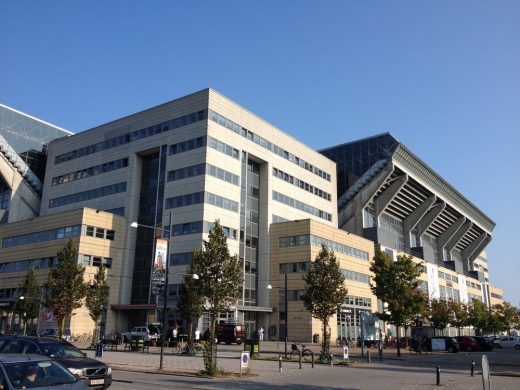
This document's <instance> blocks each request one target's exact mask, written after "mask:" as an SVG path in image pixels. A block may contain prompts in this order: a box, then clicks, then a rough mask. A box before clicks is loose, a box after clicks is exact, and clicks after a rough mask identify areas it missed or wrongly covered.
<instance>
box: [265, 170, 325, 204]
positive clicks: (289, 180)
mask: <svg viewBox="0 0 520 390" xmlns="http://www.w3.org/2000/svg"><path fill="white" fill-rule="evenodd" d="M273 176H274V177H277V178H279V179H282V180H283V181H286V182H287V183H291V184H293V185H295V186H296V187H298V188H301V189H302V190H305V191H307V192H310V193H311V194H314V195H316V196H319V197H320V198H323V199H326V200H328V201H329V202H330V200H331V195H330V194H329V193H328V192H326V191H323V190H320V189H319V188H318V187H314V186H313V185H312V184H309V183H307V182H305V181H303V180H300V179H297V178H295V177H294V176H292V175H289V174H288V173H285V172H283V171H281V170H280V169H277V168H273Z"/></svg>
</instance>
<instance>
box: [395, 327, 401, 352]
mask: <svg viewBox="0 0 520 390" xmlns="http://www.w3.org/2000/svg"><path fill="white" fill-rule="evenodd" d="M395 333H397V334H396V336H395V337H397V356H398V357H401V337H400V336H399V334H400V331H399V326H396V327H395Z"/></svg>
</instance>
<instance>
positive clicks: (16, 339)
mask: <svg viewBox="0 0 520 390" xmlns="http://www.w3.org/2000/svg"><path fill="white" fill-rule="evenodd" d="M0 354H33V355H42V356H47V357H50V358H52V359H54V360H56V361H58V362H59V363H61V364H63V365H64V366H65V367H66V368H67V369H68V370H69V371H70V372H71V373H72V374H74V375H76V376H78V378H79V379H80V380H81V381H83V382H84V383H85V384H86V385H88V386H90V387H96V388H98V387H99V388H103V389H106V388H108V387H109V386H110V385H111V384H112V369H111V368H110V367H109V366H107V365H106V364H105V363H103V362H100V361H99V360H95V359H91V358H88V357H86V355H85V354H84V353H83V352H81V351H80V350H79V349H77V348H76V347H75V346H74V345H72V344H70V343H68V342H66V341H64V340H59V339H55V338H52V337H33V336H14V335H13V336H3V337H2V338H0Z"/></svg>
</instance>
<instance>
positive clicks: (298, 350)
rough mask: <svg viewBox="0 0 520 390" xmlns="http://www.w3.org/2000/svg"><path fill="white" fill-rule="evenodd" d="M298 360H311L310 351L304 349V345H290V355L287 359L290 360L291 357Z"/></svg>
mask: <svg viewBox="0 0 520 390" xmlns="http://www.w3.org/2000/svg"><path fill="white" fill-rule="evenodd" d="M294 354H295V355H296V357H298V358H299V356H300V355H301V356H302V360H304V361H306V362H309V361H311V359H312V351H311V350H310V349H309V348H305V344H292V345H291V355H290V356H289V358H290V359H291V360H292V358H293V355H294Z"/></svg>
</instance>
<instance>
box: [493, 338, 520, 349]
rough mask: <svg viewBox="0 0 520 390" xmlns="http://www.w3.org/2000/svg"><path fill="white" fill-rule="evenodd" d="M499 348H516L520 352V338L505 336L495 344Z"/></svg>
mask: <svg viewBox="0 0 520 390" xmlns="http://www.w3.org/2000/svg"><path fill="white" fill-rule="evenodd" d="M493 343H494V344H495V347H497V348H514V349H519V350H520V337H517V336H504V337H500V338H499V339H497V340H495V341H494V342H493Z"/></svg>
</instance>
